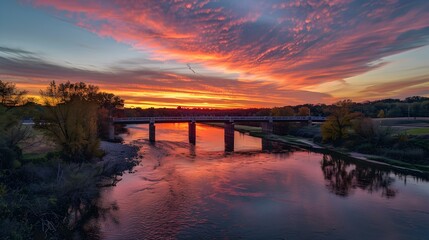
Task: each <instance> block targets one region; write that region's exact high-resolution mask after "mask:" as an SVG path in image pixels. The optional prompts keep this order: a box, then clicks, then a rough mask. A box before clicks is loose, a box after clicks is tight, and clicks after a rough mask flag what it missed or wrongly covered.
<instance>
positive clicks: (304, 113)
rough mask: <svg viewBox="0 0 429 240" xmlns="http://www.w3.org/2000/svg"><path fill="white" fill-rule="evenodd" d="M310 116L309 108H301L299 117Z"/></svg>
mask: <svg viewBox="0 0 429 240" xmlns="http://www.w3.org/2000/svg"><path fill="white" fill-rule="evenodd" d="M309 115H310V108H308V107H300V108H299V109H298V113H297V116H309Z"/></svg>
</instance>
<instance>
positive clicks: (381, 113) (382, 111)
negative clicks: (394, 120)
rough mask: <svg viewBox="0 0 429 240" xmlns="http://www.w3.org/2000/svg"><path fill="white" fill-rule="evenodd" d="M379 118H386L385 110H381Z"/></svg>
mask: <svg viewBox="0 0 429 240" xmlns="http://www.w3.org/2000/svg"><path fill="white" fill-rule="evenodd" d="M377 117H378V118H384V117H385V114H384V110H383V109H381V110H380V111H379V112H378V114H377Z"/></svg>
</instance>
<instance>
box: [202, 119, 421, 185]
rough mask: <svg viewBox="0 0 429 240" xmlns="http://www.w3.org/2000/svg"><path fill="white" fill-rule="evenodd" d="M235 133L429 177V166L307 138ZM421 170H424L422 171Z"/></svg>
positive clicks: (253, 130) (245, 129)
mask: <svg viewBox="0 0 429 240" xmlns="http://www.w3.org/2000/svg"><path fill="white" fill-rule="evenodd" d="M205 124H207V125H209V126H213V127H221V125H222V124H217V123H214V124H213V123H205ZM222 126H223V125H222ZM235 130H236V131H238V132H240V133H245V134H248V135H249V136H252V137H258V138H263V139H267V140H270V141H275V142H281V143H285V144H289V145H292V146H296V147H300V148H304V149H307V150H313V151H316V152H319V151H321V152H326V151H327V152H329V153H334V154H340V155H342V156H344V157H347V158H351V159H353V160H355V161H363V162H366V163H370V164H375V165H378V166H383V167H388V168H393V169H396V170H399V171H407V172H413V173H415V174H423V175H425V176H427V177H429V166H424V165H422V166H416V165H413V164H410V163H406V162H402V161H399V160H394V159H389V158H386V157H383V156H378V155H369V154H362V153H358V152H350V151H347V150H345V149H339V148H335V147H333V146H327V145H323V144H318V143H315V142H313V141H312V140H311V139H307V138H302V137H295V136H289V135H287V136H280V135H276V134H266V133H263V132H262V131H261V129H260V128H258V127H251V126H249V127H248V126H244V125H236V128H235ZM422 168H426V169H427V170H426V169H422Z"/></svg>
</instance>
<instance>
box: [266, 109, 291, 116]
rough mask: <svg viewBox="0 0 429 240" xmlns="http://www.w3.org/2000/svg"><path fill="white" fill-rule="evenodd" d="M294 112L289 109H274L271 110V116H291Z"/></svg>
mask: <svg viewBox="0 0 429 240" xmlns="http://www.w3.org/2000/svg"><path fill="white" fill-rule="evenodd" d="M293 115H295V111H294V110H293V108H291V107H275V108H273V109H272V110H271V116H293Z"/></svg>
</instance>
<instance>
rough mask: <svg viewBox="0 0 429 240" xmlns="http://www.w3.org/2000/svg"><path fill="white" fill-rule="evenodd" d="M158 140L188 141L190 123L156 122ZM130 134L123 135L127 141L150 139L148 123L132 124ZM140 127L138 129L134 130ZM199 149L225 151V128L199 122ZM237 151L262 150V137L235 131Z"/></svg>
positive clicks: (197, 131) (197, 144) (197, 145)
mask: <svg viewBox="0 0 429 240" xmlns="http://www.w3.org/2000/svg"><path fill="white" fill-rule="evenodd" d="M155 126H156V141H173V142H185V143H187V142H188V123H163V124H155ZM129 129H130V130H131V131H130V134H129V135H122V136H123V138H124V140H125V141H126V142H129V141H132V140H137V139H146V140H147V139H148V138H149V129H148V125H147V124H140V125H130V126H129ZM132 129H138V131H132ZM196 133H197V143H196V148H197V150H203V151H223V150H224V149H225V147H224V129H223V128H220V127H210V126H208V125H205V124H200V123H197V129H196ZM234 138H235V142H234V149H235V151H245V150H261V142H262V141H261V139H260V138H254V137H250V136H248V135H246V134H242V133H239V132H237V131H236V132H235V136H234Z"/></svg>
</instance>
